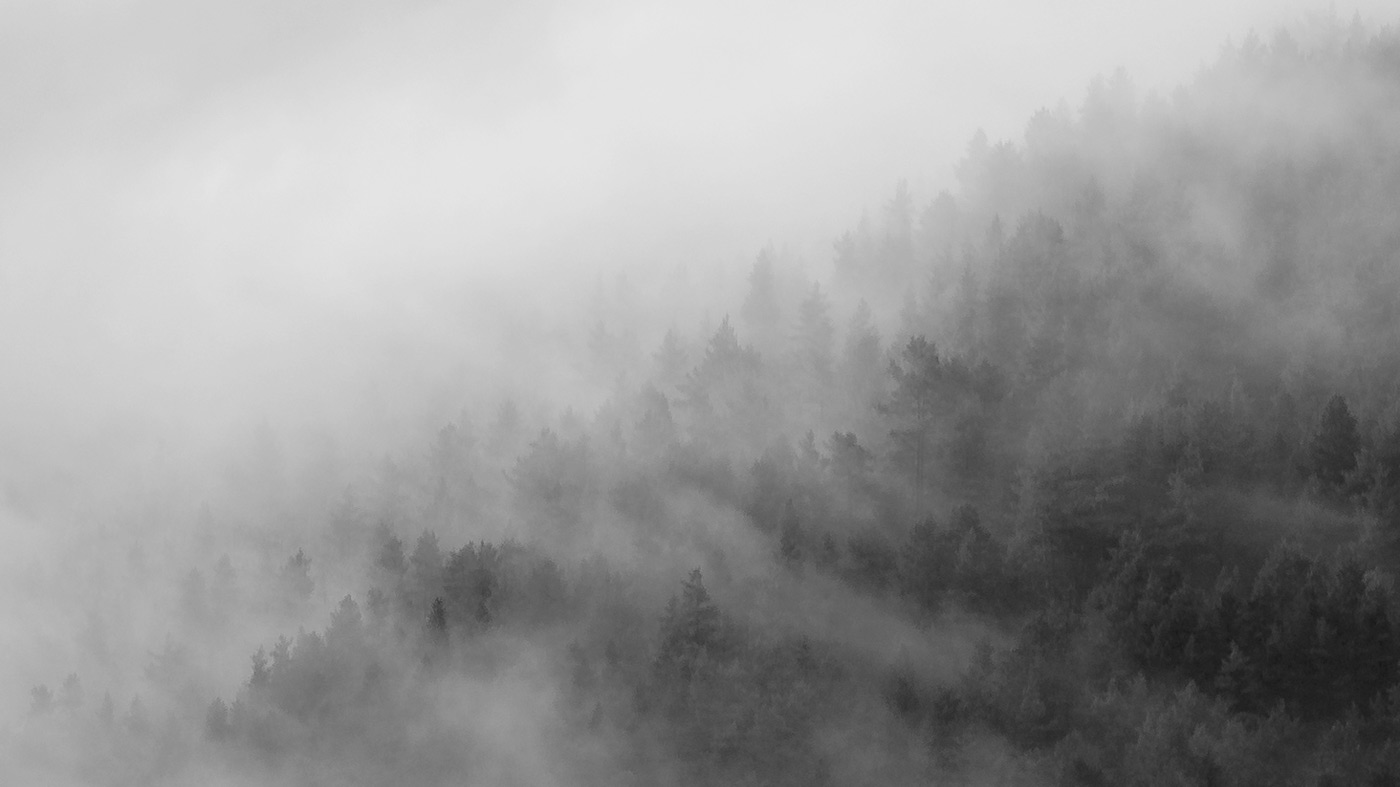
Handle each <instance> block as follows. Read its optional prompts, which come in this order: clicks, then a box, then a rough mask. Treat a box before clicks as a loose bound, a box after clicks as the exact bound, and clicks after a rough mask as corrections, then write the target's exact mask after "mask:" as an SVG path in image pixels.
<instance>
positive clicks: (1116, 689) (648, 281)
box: [0, 20, 1400, 786]
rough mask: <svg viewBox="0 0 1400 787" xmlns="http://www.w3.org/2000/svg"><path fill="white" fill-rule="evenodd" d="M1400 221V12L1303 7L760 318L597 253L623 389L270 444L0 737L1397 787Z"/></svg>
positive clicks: (1118, 86) (585, 326) (1097, 113)
mask: <svg viewBox="0 0 1400 787" xmlns="http://www.w3.org/2000/svg"><path fill="white" fill-rule="evenodd" d="M911 98H912V97H911ZM1397 205H1400V28H1395V27H1368V26H1364V25H1361V24H1360V23H1355V24H1352V25H1350V26H1348V25H1346V24H1344V23H1338V22H1336V21H1331V22H1324V21H1317V20H1314V21H1313V22H1312V23H1311V24H1310V25H1308V26H1303V27H1301V28H1298V29H1293V30H1282V29H1281V30H1278V31H1277V32H1275V33H1273V34H1271V35H1268V36H1262V37H1261V36H1257V35H1255V34H1253V33H1251V34H1250V35H1248V36H1247V37H1244V38H1243V39H1241V40H1240V41H1239V42H1238V43H1230V44H1228V45H1226V46H1225V47H1223V48H1222V49H1221V52H1220V54H1219V56H1218V58H1217V59H1216V60H1215V61H1214V62H1212V63H1210V64H1209V65H1208V66H1207V67H1206V68H1204V69H1202V70H1201V71H1200V72H1199V74H1197V75H1196V77H1195V78H1194V79H1193V80H1191V81H1189V82H1188V83H1185V84H1183V85H1181V86H1180V87H1178V88H1177V89H1176V90H1174V91H1173V92H1171V93H1170V94H1169V95H1161V94H1158V93H1148V94H1146V95H1140V94H1139V92H1138V91H1137V89H1136V88H1135V87H1134V84H1133V82H1132V79H1131V75H1129V74H1127V73H1125V72H1123V71H1118V72H1115V73H1113V74H1111V75H1106V76H1104V77H1102V78H1100V79H1096V80H1094V81H1093V82H1092V84H1090V85H1089V86H1088V88H1087V90H1086V91H1085V94H1084V96H1083V98H1082V101H1080V102H1077V104H1076V105H1074V106H1071V105H1070V104H1069V103H1067V102H1061V103H1060V104H1059V105H1058V106H1055V107H1052V108H1047V109H1044V110H1042V111H1040V112H1038V113H1036V114H1035V115H1034V116H1033V117H1031V118H1029V120H1028V121H1027V123H1026V125H1025V132H1024V137H1023V138H1021V139H1014V140H992V139H989V138H988V137H987V136H986V135H985V134H978V135H977V136H975V137H974V138H973V139H971V140H970V141H969V142H968V144H967V147H966V150H965V151H964V152H963V155H962V159H961V164H960V165H959V166H958V169H957V183H956V187H955V188H952V189H950V190H947V191H943V192H941V193H937V194H929V195H923V194H916V193H915V191H914V189H913V188H912V187H911V186H910V185H909V184H908V183H907V182H900V183H898V184H893V187H892V189H891V193H890V195H889V197H888V199H887V200H886V201H885V202H884V203H883V204H881V205H879V206H876V209H874V210H872V211H871V212H870V213H869V214H868V215H866V216H864V217H859V218H858V220H854V221H853V222H852V224H851V226H849V227H847V228H833V231H832V233H831V236H832V238H833V242H832V245H831V247H830V254H829V256H828V257H827V258H826V259H820V260H805V259H801V258H799V257H797V256H796V255H794V254H792V253H790V252H789V251H787V250H785V249H784V248H783V247H781V246H780V245H773V246H769V247H765V248H763V249H760V250H755V251H754V253H753V256H752V261H751V263H750V264H749V265H747V271H746V272H745V273H746V274H747V275H746V277H745V278H743V279H742V280H740V281H735V282H732V283H730V284H731V286H729V287H728V289H727V290H725V291H726V292H732V293H733V294H734V297H732V298H729V299H727V300H722V301H719V302H714V303H706V304H703V305H697V304H695V303H693V302H688V303H685V304H681V303H680V299H684V298H687V297H693V296H691V295H688V293H689V292H691V291H692V290H698V289H703V288H698V287H696V286H692V285H693V284H694V281H693V279H694V277H695V276H696V274H695V272H694V271H692V270H688V269H686V268H684V267H682V266H668V265H665V264H663V263H658V265H657V266H656V268H655V269H654V270H652V271H650V272H648V273H645V274H635V273H633V274H627V273H617V274H616V275H613V274H611V273H610V274H606V275H601V274H600V275H599V276H598V278H597V285H596V287H595V288H594V290H593V292H591V293H586V294H585V295H584V298H583V299H584V300H587V301H588V303H586V304H581V305H580V307H579V308H578V309H576V310H571V311H566V312H562V313H561V315H563V316H562V317H561V322H562V323H563V324H560V325H558V326H557V331H556V333H557V335H558V336H559V337H560V338H559V342H560V343H561V346H564V347H567V348H569V352H570V357H571V358H573V360H574V362H575V363H577V364H578V365H580V366H581V367H582V368H584V369H585V370H586V374H587V375H588V377H589V379H590V380H592V381H593V382H594V383H595V388H596V390H597V391H598V392H600V393H599V394H598V395H597V396H592V397H585V398H584V399H583V400H581V401H578V402H573V403H570V402H556V401H551V400H550V399H549V398H548V397H546V396H544V395H532V394H531V392H529V391H521V392H519V393H518V394H517V395H515V396H511V397H503V398H501V399H497V400H492V401H462V402H457V403H454V404H453V408H454V409H460V415H459V416H457V417H456V418H454V419H452V420H451V421H450V422H441V423H437V424H435V425H434V429H433V434H432V435H431V437H430V438H428V439H426V440H419V441H417V442H415V443H413V444H411V445H408V446H407V447H406V448H403V449H402V450H398V449H396V450H392V451H386V452H384V453H382V454H380V455H378V456H376V457H375V459H374V461H373V462H369V463H367V466H366V467H365V468H364V469H363V471H362V472H356V473H353V474H349V477H347V478H344V479H337V480H336V483H335V484H334V488H333V489H332V490H331V491H330V492H325V491H324V490H325V489H326V488H327V487H328V486H330V485H329V484H325V483H314V484H313V483H310V482H308V481H307V480H306V479H307V478H308V477H309V476H308V474H307V473H298V472H294V471H293V470H292V469H290V467H289V463H288V461H286V460H285V450H284V446H283V445H282V443H281V442H280V441H281V440H283V439H284V438H283V437H282V436H281V435H279V434H277V433H276V431H275V430H274V429H271V428H264V429H262V430H261V431H258V430H255V432H256V433H255V434H252V435H251V436H250V437H249V441H248V445H249V447H248V449H247V450H246V451H245V456H243V457H242V458H241V459H240V460H239V462H238V463H237V464H236V467H235V468H234V470H231V471H230V477H231V479H232V480H231V481H230V489H231V490H232V491H231V492H230V493H229V494H228V495H226V496H225V497H222V498H211V499H209V500H206V501H204V503H203V504H202V505H201V506H200V507H199V508H198V510H197V511H192V512H190V513H189V516H188V521H187V526H186V532H187V533H188V534H189V535H188V538H189V543H190V544H191V545H192V546H191V548H190V549H188V550H175V551H174V552H172V553H170V554H180V555H182V556H183V558H182V559H183V560H184V562H182V563H179V564H177V565H174V566H173V567H172V566H171V565H169V564H168V563H167V562H166V561H167V557H166V554H167V553H165V552H162V551H161V547H160V546H159V545H136V544H126V543H125V542H122V541H120V540H119V539H117V540H114V541H112V546H110V547H104V548H103V551H104V552H105V553H106V554H105V558H104V562H105V564H106V565H107V568H106V569H105V570H107V571H109V572H111V573H112V574H113V575H114V576H116V577H117V578H119V579H120V580H121V581H124V582H130V583H135V584H140V583H148V585H149V586H148V587H147V589H148V590H149V591H150V593H151V597H153V598H159V599H162V601H161V603H160V604H158V605H157V606H156V607H155V608H154V609H152V610H151V611H150V612H149V614H150V615H151V616H153V617H154V618H156V619H158V620H159V621H161V623H160V628H161V629H162V630H163V632H164V636H163V637H158V638H156V639H154V640H152V641H144V642H139V643H129V642H127V639H126V637H127V635H126V633H125V632H124V631H123V629H124V624H123V622H122V621H121V620H115V621H114V620H110V619H108V618H106V617H104V616H103V614H102V613H101V611H100V610H101V609H102V606H101V604H102V603H103V600H101V599H97V600H94V601H93V607H92V608H93V609H94V610H95V611H94V612H93V614H91V615H89V617H88V619H87V621H86V623H85V624H84V625H82V626H79V627H78V628H79V630H78V631H77V632H76V633H75V634H73V636H72V637H71V639H72V640H73V642H74V643H75V644H74V645H73V646H72V647H71V648H69V649H67V650H65V651H64V652H65V653H74V654H77V655H76V656H74V657H73V658H72V659H68V660H65V659H55V660H54V661H53V663H52V664H50V665H49V667H50V668H51V677H50V678H49V679H48V680H46V681H45V682H43V683H40V684H38V685H33V686H32V687H29V686H26V687H25V691H26V692H27V695H28V702H27V703H26V704H24V705H23V706H21V707H13V708H8V709H4V710H3V711H0V716H6V717H7V718H12V719H14V723H13V724H11V725H10V726H9V727H7V728H3V737H0V760H7V761H10V762H16V763H23V766H22V770H20V771H19V772H18V776H17V779H18V780H17V781H15V782H14V783H17V784H18V783H50V784H68V783H73V784H116V785H147V784H167V783H168V784H177V783H180V784H188V783H201V784H287V785H293V784H295V785H301V784H391V783H392V784H403V785H447V784H483V785H485V784H494V785H499V784H535V785H542V784H559V785H632V784H635V785H657V784H668V785H709V784H715V785H719V784H723V785H749V784H752V785H847V784H851V785H855V784H943V783H949V784H969V785H982V784H998V785H1144V786H1146V785H1343V784H1346V785H1390V784H1397V783H1400V742H1398V741H1400V595H1397V587H1396V576H1397V572H1400V356H1397V355H1396V352H1395V348H1396V347H1400V220H1397V215H1396V208H1395V206H1397ZM687 277H691V278H687ZM658 283H659V285H664V286H653V285H658ZM650 289H657V290H659V291H661V292H663V293H666V294H664V295H661V296H658V298H659V300H654V299H652V296H651V295H650V294H646V295H643V292H644V291H647V292H649V290H650ZM668 299H670V300H668ZM701 307H703V308H701ZM692 314H697V315H702V316H701V317H700V318H698V319H694V320H690V319H689V318H690V315H692ZM675 315H682V316H683V317H685V318H686V319H687V320H689V321H687V322H684V323H682V322H678V321H676V320H678V319H679V318H677V317H676V316H675ZM565 317H566V318H567V319H564V318H565ZM452 363H454V360H453V359H445V360H444V365H448V366H450V365H451V364H452ZM313 475H314V474H313ZM234 498H237V500H238V503H237V505H236V506H235V505H233V504H231V503H229V502H228V501H229V500H231V499H234ZM157 565H158V566H159V570H156V568H155V567H156V566H157ZM171 573H173V574H174V576H176V577H178V578H177V579H175V580H173V581H171V582H168V583H166V584H162V585H155V584H152V583H159V582H164V580H162V579H160V577H164V576H167V575H169V574H171ZM122 643H126V644H127V645H131V646H132V647H134V648H135V650H136V651H137V653H138V654H139V655H138V656H136V657H129V656H124V655H120V651H122V648H121V647H119V646H120V645H121V644H122Z"/></svg>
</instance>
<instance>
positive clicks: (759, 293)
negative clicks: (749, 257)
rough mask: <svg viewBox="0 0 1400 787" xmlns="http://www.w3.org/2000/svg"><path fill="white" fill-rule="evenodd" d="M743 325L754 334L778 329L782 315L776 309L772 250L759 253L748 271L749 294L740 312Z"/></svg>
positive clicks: (776, 291) (776, 294)
mask: <svg viewBox="0 0 1400 787" xmlns="http://www.w3.org/2000/svg"><path fill="white" fill-rule="evenodd" d="M739 314H740V316H741V317H743V318H744V324H745V325H747V326H749V328H751V329H753V330H754V331H755V332H758V333H761V334H766V333H770V332H772V331H773V330H774V329H776V328H777V327H778V322H779V320H780V318H781V317H782V313H781V311H780V310H779V307H778V287H777V283H776V280H775V278H774V271H773V250H772V249H768V248H765V249H764V250H763V251H761V252H759V254H758V259H757V260H755V261H754V264H753V268H752V270H750V271H749V294H748V296H747V297H746V298H745V299H744V306H743V309H742V311H740V313H739Z"/></svg>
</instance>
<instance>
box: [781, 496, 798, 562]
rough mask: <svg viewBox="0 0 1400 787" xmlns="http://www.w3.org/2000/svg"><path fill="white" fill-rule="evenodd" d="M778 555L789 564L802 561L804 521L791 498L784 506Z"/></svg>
mask: <svg viewBox="0 0 1400 787" xmlns="http://www.w3.org/2000/svg"><path fill="white" fill-rule="evenodd" d="M778 556H779V557H781V558H782V559H783V561H784V562H786V563H789V564H795V563H800V562H801V561H802V522H801V520H800V519H799V518H798V516H797V508H796V507H795V506H794V505H793V504H792V501H791V500H788V501H787V504H786V505H785V506H784V507H783V524H782V527H781V529H780V530H779V532H778Z"/></svg>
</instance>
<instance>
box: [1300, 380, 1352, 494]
mask: <svg viewBox="0 0 1400 787" xmlns="http://www.w3.org/2000/svg"><path fill="white" fill-rule="evenodd" d="M1360 449H1361V435H1360V433H1359V432H1358V431H1357V429H1356V417H1355V416H1353V415H1352V414H1351V409H1350V408H1348V407H1347V400H1346V399H1345V398H1344V397H1342V395H1341V394H1335V395H1333V396H1332V398H1331V399H1329V400H1328V401H1327V406H1326V407H1325V408H1323V411H1322V421H1321V423H1320V424H1319V425H1318V429H1317V434H1316V435H1315V436H1314V437H1313V442H1312V470H1313V475H1314V476H1315V477H1316V478H1317V479H1318V481H1319V482H1321V483H1322V484H1323V485H1324V487H1325V488H1326V489H1327V490H1328V491H1330V492H1339V491H1341V490H1342V489H1343V487H1344V486H1345V484H1346V482H1347V477H1348V475H1349V474H1350V473H1351V472H1352V471H1353V470H1355V469H1356V453H1357V451H1359V450H1360Z"/></svg>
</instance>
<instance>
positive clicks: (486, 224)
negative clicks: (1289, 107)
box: [0, 0, 1385, 490]
mask: <svg viewBox="0 0 1400 787" xmlns="http://www.w3.org/2000/svg"><path fill="white" fill-rule="evenodd" d="M1309 5H1310V4H1305V3H1297V2H1292V1H1291V0H1289V1H1286V2H1277V1H1273V2H1264V1H1262V0H1250V1H1249V2H1237V3H1231V4H1221V3H1217V2H1206V1H1205V0H1189V1H1187V2H1174V3H1153V4H1147V3H1136V2H1122V1H1121V0H1116V1H1110V0H1073V1H1069V0H1064V1H1059V2H1056V1H1053V0H1052V1H1049V2H1024V0H991V1H990V2H978V3H908V2H892V1H891V0H873V1H872V0H859V1H858V2H857V1H854V0H853V1H851V2H835V3H812V2H778V3H766V4H757V3H753V2H737V1H731V0H718V1H715V2H704V3H692V4H687V5H678V4H665V3H655V2H641V1H640V0H612V1H608V2H598V3H586V4H585V3H570V2H531V1H528V0H527V2H510V3H505V2H497V3H432V2H402V1H401V0H398V1H396V2H380V1H379V0H354V1H352V2H345V1H344V0H341V1H339V2H330V1H329V0H310V1H307V2H298V3H287V2H273V1H272V0H217V1H207V2H191V1H190V0H143V1H139V2H126V3H117V2H96V1H93V2H65V1H63V0H5V2H0V374H3V376H4V379H5V380H6V383H5V385H4V386H0V441H3V444H4V448H0V472H3V473H5V474H7V475H9V476H11V477H10V479H9V482H10V483H9V488H10V489H11V490H13V489H14V488H15V485H16V484H23V483H25V482H26V480H27V479H32V478H34V477H35V476H34V474H35V473H41V472H45V471H44V470H43V469H44V468H55V467H60V466H62V467H68V468H69V472H70V473H77V474H79V475H80V474H81V472H82V471H81V470H73V469H72V463H73V462H75V461H78V460H75V459H74V458H73V455H74V453H75V451H81V452H82V453H84V455H86V456H88V457H89V458H90V457H92V456H101V455H103V451H105V450H107V449H108V448H110V447H111V446H121V445H127V444H130V443H132V442H133V441H135V442H139V441H140V440H143V439H148V436H149V435H153V434H160V435H164V437H163V438H162V439H189V440H195V441H197V440H198V439H199V438H200V437H202V436H212V435H214V434H217V433H219V431H220V430H221V429H223V428H225V427H226V426H227V425H228V424H233V423H243V422H240V421H238V419H239V418H244V417H251V416H248V414H249V413H259V412H262V413H266V412H272V413H274V414H283V415H285V417H286V418H289V419H293V420H295V419H297V418H302V417H305V418H312V417H317V418H325V419H328V420H327V423H334V422H335V421H334V415H335V414H336V413H342V411H343V413H342V414H344V415H345V417H346V418H352V417H353V415H352V414H353V412H355V411H356V410H355V408H356V407H358V406H359V405H357V404H356V403H355V401H351V400H354V397H353V396H350V395H348V394H346V391H349V390H358V389H359V388H361V387H363V381H364V378H366V377H368V376H370V375H371V374H373V373H376V372H379V373H383V372H384V371H385V370H390V369H392V370H393V371H394V374H395V377H396V379H398V381H399V383H400V384H401V385H402V386H403V387H405V388H411V387H412V386H413V385H415V384H417V383H418V382H420V381H427V380H430V379H431V378H432V375H433V373H432V372H431V371H425V369H428V368H429V367H432V366H433V365H434V364H439V365H442V366H444V367H445V366H448V365H450V364H451V363H453V361H454V360H455V359H448V358H443V357H439V356H437V355H435V352H436V350H435V349H434V348H437V347H441V346H443V345H442V344H441V343H440V342H439V338H440V337H438V336H437V334H439V333H441V332H442V331H445V330H455V329H456V328H458V327H460V326H456V324H455V323H452V322H450V321H449V322H444V321H443V319H442V318H441V317H439V316H435V315H434V314H432V313H431V312H430V310H429V311H425V310H424V308H421V307H422V306H423V304H427V303H434V304H437V303H441V300H440V298H439V296H438V292H439V291H440V289H441V287H442V285H443V284H444V283H445V282H459V283H460V282H469V283H472V282H474V283H475V284H474V285H473V287H475V291H476V292H478V293H479V294H478V296H477V297H475V298H474V299H469V300H468V301H467V302H465V303H464V304H463V308H466V309H475V310H478V311H479V315H478V316H477V318H476V319H475V320H474V321H472V322H470V323H469V324H471V325H472V326H473V327H474V329H475V330H477V331H480V332H481V335H480V336H478V337H476V338H475V339H474V340H473V341H472V342H469V343H468V344H470V345H472V346H477V347H480V348H482V349H483V352H484V351H486V349H485V348H489V347H490V345H491V337H490V331H491V330H492V328H491V325H492V324H493V321H494V318H495V317H496V316H499V315H497V314H496V313H495V312H494V310H495V309H509V308H513V307H511V306H509V305H505V306H503V305H501V303H500V301H501V300H502V299H503V298H502V295H503V294H514V297H516V298H524V297H526V294H524V291H523V285H524V284H535V283H539V284H541V285H543V284H545V283H547V282H558V281H564V282H570V281H573V280H575V278H576V274H578V273H580V272H586V271H589V270H591V269H593V267H594V266H597V265H611V264H616V263H621V262H627V263H635V262H639V261H651V260H656V261H658V262H665V261H668V260H672V259H690V260H694V261H700V262H704V261H707V260H714V261H717V262H718V261H732V260H733V259H737V258H739V257H744V256H749V255H752V253H753V252H754V251H756V250H757V248H758V247H759V246H761V245H762V244H763V243H765V242H767V241H770V240H771V241H775V242H777V243H779V244H790V245H792V246H794V247H795V248H798V249H799V250H802V251H804V252H806V253H807V254H809V255H810V256H811V257H812V258H813V259H812V262H813V263H815V264H822V263H824V262H825V260H824V259H822V255H825V254H827V253H828V250H829V242H830V240H831V239H832V238H833V237H834V236H835V235H837V234H839V232H840V231H841V230H842V229H844V228H845V227H847V226H849V225H850V224H852V223H853V222H854V220H855V219H856V218H857V217H858V216H859V214H860V213H861V211H862V210H863V209H866V208H874V207H876V206H878V204H879V203H880V202H881V201H882V200H884V199H885V198H886V196H887V195H888V194H889V193H890V192H891V190H892V187H893V184H894V182H895V181H896V180H897V179H898V178H900V177H909V178H911V181H912V182H913V184H914V185H915V187H916V193H917V195H918V196H919V197H920V198H925V197H928V196H930V195H931V193H932V192H933V191H935V190H936V189H938V188H941V187H944V186H946V185H949V184H950V181H951V178H950V173H951V167H952V165H953V164H954V163H955V161H956V159H957V157H958V156H959V154H960V153H961V152H962V150H963V148H964V145H965V143H966V141H967V140H968V138H969V137H970V136H971V134H972V133H973V131H974V130H975V129H976V128H978V127H984V128H986V129H987V131H988V132H989V134H991V135H992V137H993V138H1003V137H1019V136H1020V133H1021V131H1022V129H1023V127H1024V123H1025V121H1026V120H1027V119H1028V118H1029V116H1030V115H1031V113H1032V112H1033V111H1035V110H1036V109H1037V108H1039V107H1041V106H1047V105H1054V104H1056V103H1058V102H1059V101H1060V100H1062V99H1063V100H1067V101H1068V102H1069V103H1070V105H1071V106H1072V107H1076V106H1078V104H1079V102H1080V100H1081V98H1082V96H1083V92H1084V89H1085V87H1086V85H1087V83H1088V81H1089V79H1090V78H1092V77H1093V76H1094V75H1095V74H1098V73H1107V72H1109V71H1111V70H1113V69H1114V68H1116V67H1119V66H1123V67H1125V68H1127V70H1128V71H1129V73H1130V74H1131V75H1132V76H1133V78H1134V81H1135V82H1136V83H1137V85H1138V86H1139V87H1140V88H1141V89H1150V88H1152V87H1156V86H1168V87H1169V86H1171V85H1173V84H1175V83H1177V82H1180V81H1181V80H1183V79H1186V78H1189V76H1190V75H1191V74H1192V73H1193V72H1194V71H1195V70H1196V69H1197V68H1198V67H1199V66H1200V65H1201V64H1203V63H1204V62H1205V61H1207V60H1209V59H1210V58H1212V57H1214V55H1215V54H1216V53H1217V52H1218V50H1219V48H1220V46H1221V44H1222V43H1223V42H1224V41H1225V39H1226V38H1227V37H1230V36H1234V37H1235V38H1236V39H1238V38H1239V37H1240V36H1241V35H1242V34H1243V33H1244V32H1245V31H1246V30H1248V29H1249V28H1250V27H1251V26H1254V27H1257V28H1260V29H1261V30H1268V29H1270V28H1271V27H1272V26H1273V25H1274V24H1275V23H1277V22H1279V21H1289V20H1292V19H1296V18H1297V17H1299V15H1301V14H1302V13H1303V11H1304V10H1305V9H1307V8H1308V7H1309ZM1384 6H1385V3H1382V2H1374V1H1370V2H1367V3H1365V4H1363V5H1360V6H1356V5H1352V4H1337V5H1335V6H1334V8H1335V12H1336V14H1337V16H1339V17H1340V18H1341V19H1342V20H1343V21H1346V20H1348V19H1349V18H1350V16H1351V15H1352V13H1353V12H1354V11H1356V10H1358V9H1359V10H1360V11H1361V13H1362V15H1363V17H1365V18H1374V17H1375V15H1376V14H1377V13H1380V12H1381V11H1382V10H1383V9H1384ZM584 275H585V278H586V273H585V274H584ZM453 291H454V292H459V291H462V290H453ZM472 291H473V289H472V287H468V288H467V289H466V290H465V292H468V293H470V292H472ZM568 291H569V290H568V288H566V287H563V286H555V287H553V288H552V289H551V288H548V287H546V289H545V291H544V293H542V294H540V295H538V296H534V295H533V294H532V295H531V297H539V298H542V299H547V298H551V297H554V296H555V295H557V294H559V293H567V292H568ZM419 340H421V342H420V341H419ZM452 346H453V347H459V346H460V345H459V344H454V345H452ZM415 347H416V348H418V349H416V350H415V349H413V348H415ZM415 364H416V365H415ZM415 373H417V374H420V375H422V376H421V377H415ZM174 435H179V436H180V437H174ZM21 468H23V470H22V471H21ZM35 468H39V469H38V470H36V469H35ZM20 472H24V473H28V474H29V475H26V476H16V475H15V474H16V473H20Z"/></svg>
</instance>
